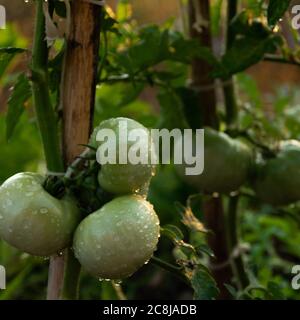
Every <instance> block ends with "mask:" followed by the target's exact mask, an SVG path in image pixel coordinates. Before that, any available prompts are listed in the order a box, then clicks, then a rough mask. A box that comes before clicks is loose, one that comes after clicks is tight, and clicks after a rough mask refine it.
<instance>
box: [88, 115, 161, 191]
mask: <svg viewBox="0 0 300 320" xmlns="http://www.w3.org/2000/svg"><path fill="white" fill-rule="evenodd" d="M121 121H123V123H124V122H125V123H126V125H127V128H128V134H129V132H130V131H131V130H134V129H140V130H142V131H143V132H145V138H144V139H145V141H144V144H145V145H146V143H147V145H148V149H147V153H148V155H147V156H148V160H149V161H147V163H145V164H142V163H138V164H132V163H129V162H128V163H126V164H121V163H120V162H119V146H120V145H122V146H125V145H126V144H127V149H128V150H129V149H130V148H131V147H132V146H133V145H134V144H135V142H132V141H129V140H128V137H126V136H124V135H121V136H120V137H119V123H120V122H121ZM100 129H111V130H113V132H114V133H115V134H116V152H117V153H116V164H111V163H106V164H103V165H102V166H101V170H100V172H99V176H98V180H99V183H100V185H101V187H102V188H103V189H104V190H106V191H108V192H111V193H114V194H127V193H139V192H140V190H141V189H144V188H145V186H147V185H148V184H149V181H150V179H151V177H152V176H153V175H154V172H155V166H154V165H151V164H150V160H151V156H150V154H151V151H154V146H153V142H152V140H151V138H150V134H149V131H148V129H147V128H145V127H144V126H142V125H141V124H140V123H138V122H136V121H134V120H132V119H127V118H113V119H109V120H105V121H103V122H101V123H100V125H99V126H98V127H97V128H96V129H95V130H94V132H93V134H92V136H91V139H90V144H91V145H92V146H94V147H96V148H98V147H99V146H101V145H102V144H103V143H107V142H106V141H105V142H104V141H103V142H97V141H96V136H97V133H98V131H99V130H100ZM108 144H109V143H108ZM109 147H110V148H113V147H114V144H113V143H111V144H109Z"/></svg>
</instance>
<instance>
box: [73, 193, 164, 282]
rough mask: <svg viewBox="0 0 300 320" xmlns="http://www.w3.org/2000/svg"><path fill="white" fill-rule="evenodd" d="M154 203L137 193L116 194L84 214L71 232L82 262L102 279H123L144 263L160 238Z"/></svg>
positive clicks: (77, 253)
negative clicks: (88, 213) (87, 214)
mask: <svg viewBox="0 0 300 320" xmlns="http://www.w3.org/2000/svg"><path fill="white" fill-rule="evenodd" d="M159 230H160V227H159V220H158V217H157V215H156V213H155V211H154V209H153V206H152V205H151V204H150V203H149V202H147V201H146V200H145V199H143V198H142V197H140V196H138V195H128V196H122V197H118V198H115V199H114V200H112V201H111V202H109V203H107V204H105V205H104V206H103V207H102V208H101V209H99V210H98V211H96V212H94V213H92V214H91V215H89V216H88V217H86V218H85V219H84V220H83V221H82V222H81V223H80V225H79V227H78V228H77V230H76V232H75V236H74V242H73V246H74V252H75V256H76V257H77V259H78V260H79V261H80V263H81V265H82V266H83V267H84V268H85V269H86V270H87V271H88V272H89V273H91V274H92V275H94V276H96V277H98V278H102V279H123V278H125V277H128V276H130V275H131V274H133V273H134V272H135V271H137V270H138V269H139V268H140V267H141V266H142V265H143V264H145V263H147V262H148V260H149V259H150V258H151V256H152V254H153V252H154V251H155V249H156V245H157V243H158V239H159Z"/></svg>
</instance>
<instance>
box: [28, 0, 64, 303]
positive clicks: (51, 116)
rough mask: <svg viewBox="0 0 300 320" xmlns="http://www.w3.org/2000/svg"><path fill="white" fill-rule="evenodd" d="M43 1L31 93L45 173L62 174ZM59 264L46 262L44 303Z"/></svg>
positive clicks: (56, 288) (55, 290) (54, 295)
mask: <svg viewBox="0 0 300 320" xmlns="http://www.w3.org/2000/svg"><path fill="white" fill-rule="evenodd" d="M43 3H44V1H43V0H37V1H36V13H35V32H34V41H33V50H32V63H31V70H32V93H33V103H34V106H35V112H36V116H37V121H38V126H39V130H40V134H41V138H42V143H43V148H44V153H45V158H46V165H47V169H48V170H49V171H54V172H63V171H64V165H63V160H62V155H61V150H60V140H59V135H58V127H57V119H56V116H55V112H54V109H53V106H52V104H51V98H50V93H49V87H48V48H47V42H46V40H45V38H46V35H45V17H44V13H43ZM62 270H63V260H62V258H61V257H58V256H53V257H51V258H50V266H49V278H48V290H47V299H58V297H59V293H60V283H61V280H62Z"/></svg>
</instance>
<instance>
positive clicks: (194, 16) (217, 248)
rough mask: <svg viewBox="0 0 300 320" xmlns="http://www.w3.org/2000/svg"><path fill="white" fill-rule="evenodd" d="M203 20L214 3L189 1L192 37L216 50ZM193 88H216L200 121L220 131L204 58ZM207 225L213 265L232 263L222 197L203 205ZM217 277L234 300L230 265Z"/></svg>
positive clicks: (203, 102)
mask: <svg viewBox="0 0 300 320" xmlns="http://www.w3.org/2000/svg"><path fill="white" fill-rule="evenodd" d="M199 17H202V19H203V20H204V21H207V22H210V1H209V0H195V1H194V0H190V1H189V25H190V33H191V37H192V38H194V39H197V40H199V42H200V43H201V45H205V46H207V47H209V48H211V47H212V37H211V32H210V27H209V24H207V25H206V26H201V31H200V30H199V29H197V28H195V25H196V24H197V22H199ZM191 77H192V85H193V87H195V88H196V89H197V88H201V87H202V86H212V88H213V89H212V90H207V91H203V92H201V94H199V97H198V98H199V99H198V101H199V103H198V108H199V110H200V113H201V115H202V119H199V123H198V125H197V128H201V127H202V126H203V125H205V126H210V127H213V128H215V129H217V130H218V129H219V119H218V115H217V107H216V106H217V101H216V93H215V90H214V80H213V79H212V78H211V66H210V65H209V64H208V63H207V62H206V61H204V60H202V59H194V60H193V62H192V71H191ZM203 211H204V220H205V226H206V227H207V228H208V229H209V230H212V231H213V232H212V235H210V236H208V237H207V241H208V245H209V246H210V248H211V249H212V251H213V252H214V254H215V256H216V260H215V259H212V261H211V263H212V264H214V263H215V262H216V261H217V263H218V264H220V265H222V264H223V263H225V262H226V261H228V258H229V255H228V250H227V246H226V241H225V240H226V230H225V227H224V210H223V201H222V198H221V197H218V198H209V199H205V201H204V203H203ZM212 273H213V277H214V278H215V280H216V282H217V285H218V287H219V289H220V294H219V297H218V298H219V299H230V294H229V292H228V290H227V289H226V287H225V286H224V283H229V282H230V279H231V277H232V272H231V268H230V266H227V265H226V266H225V267H224V268H220V269H215V270H212Z"/></svg>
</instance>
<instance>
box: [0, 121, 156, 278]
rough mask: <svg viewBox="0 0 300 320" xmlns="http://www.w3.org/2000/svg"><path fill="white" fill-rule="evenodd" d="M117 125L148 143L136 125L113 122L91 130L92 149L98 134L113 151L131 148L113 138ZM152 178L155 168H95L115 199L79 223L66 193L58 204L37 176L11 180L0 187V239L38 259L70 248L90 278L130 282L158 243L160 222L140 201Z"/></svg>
mask: <svg viewBox="0 0 300 320" xmlns="http://www.w3.org/2000/svg"><path fill="white" fill-rule="evenodd" d="M120 121H123V122H124V121H125V122H126V124H127V125H128V130H129V131H130V130H132V129H136V128H138V129H142V130H144V131H145V133H146V136H147V139H148V137H149V140H151V139H150V135H149V131H148V130H147V129H146V128H145V127H143V126H142V125H141V124H139V123H138V122H136V121H133V120H131V119H125V118H117V119H110V120H107V121H104V122H103V123H101V124H100V126H99V127H97V128H96V129H95V131H94V133H93V134H92V137H91V145H94V146H95V145H97V144H98V143H97V141H96V134H97V131H98V130H99V129H100V128H110V129H112V130H113V131H115V133H116V137H117V145H120V144H123V143H128V145H130V144H131V142H130V141H127V140H126V139H127V138H125V139H124V137H123V136H122V137H121V138H120V137H119V136H118V132H117V131H118V124H119V122H120ZM150 142H151V141H150ZM99 145H100V144H98V146H99ZM151 147H152V144H151V143H149V148H151ZM153 174H154V166H151V165H148V164H136V165H133V164H130V163H128V164H119V163H118V162H117V163H116V164H107V165H102V166H100V165H99V174H98V180H99V184H100V186H101V187H102V188H103V189H104V190H106V191H109V192H111V193H112V194H114V199H113V200H112V201H110V202H108V203H106V204H105V205H104V206H102V207H101V208H98V210H96V211H95V212H92V213H90V214H89V215H88V216H87V217H85V218H84V219H83V220H82V218H81V214H80V210H79V209H78V206H77V203H76V201H75V199H74V197H72V196H71V195H70V192H68V189H67V190H66V192H65V193H64V195H63V197H62V198H60V199H58V198H56V197H54V196H52V195H51V194H50V193H49V192H48V191H46V190H45V188H44V187H45V178H43V177H42V176H41V175H39V174H36V173H27V172H25V173H19V174H16V175H14V176H12V177H10V178H9V179H8V180H6V181H5V182H4V183H3V184H2V186H1V187H0V237H1V238H3V239H4V240H6V241H7V242H8V243H9V244H11V245H12V246H14V247H16V248H18V249H20V250H22V251H24V252H27V253H29V254H32V255H37V256H50V255H53V254H56V253H59V252H60V251H61V250H62V249H64V248H66V247H68V246H73V249H74V253H75V256H76V257H77V258H78V260H79V261H80V263H81V265H82V266H83V267H84V268H85V269H86V270H87V271H88V272H90V273H91V274H93V275H95V276H97V277H99V278H108V279H121V278H124V277H127V276H130V275H131V274H132V273H133V272H135V271H136V270H137V269H138V268H139V267H140V266H142V265H143V264H144V263H146V262H147V261H148V260H149V259H150V258H151V256H152V254H153V252H154V250H155V249H156V245H157V243H158V239H159V232H160V227H159V219H158V217H157V215H156V213H155V211H154V209H153V206H152V205H151V204H150V203H149V202H148V201H147V200H146V199H145V197H146V194H147V187H148V185H149V182H150V179H151V177H152V176H153ZM80 220H82V221H81V222H80ZM74 232H75V235H74ZM73 235H74V236H73Z"/></svg>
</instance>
